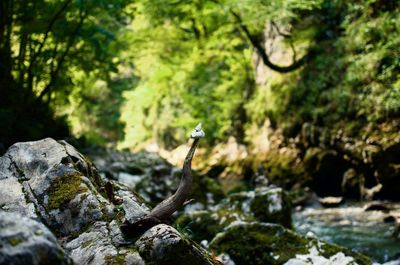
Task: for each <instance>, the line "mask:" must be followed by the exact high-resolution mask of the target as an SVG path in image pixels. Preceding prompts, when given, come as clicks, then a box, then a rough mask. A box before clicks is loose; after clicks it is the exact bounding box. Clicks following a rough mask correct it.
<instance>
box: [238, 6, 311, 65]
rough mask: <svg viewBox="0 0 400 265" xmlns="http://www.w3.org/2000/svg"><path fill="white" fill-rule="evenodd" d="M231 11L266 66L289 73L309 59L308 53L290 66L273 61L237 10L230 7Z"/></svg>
mask: <svg viewBox="0 0 400 265" xmlns="http://www.w3.org/2000/svg"><path fill="white" fill-rule="evenodd" d="M230 12H231V13H232V15H233V16H234V17H235V19H236V21H237V22H238V24H239V26H240V28H241V29H242V31H243V32H244V33H245V35H246V37H247V38H248V39H249V40H250V42H251V44H252V45H253V47H254V48H255V49H256V50H257V52H258V54H259V55H260V56H261V59H262V60H263V63H264V64H265V65H266V66H268V67H269V68H271V69H272V70H274V71H276V72H279V73H288V72H291V71H293V70H296V69H297V68H299V67H301V66H302V65H303V64H304V63H305V62H306V61H307V60H308V57H309V56H308V54H306V55H304V56H303V57H302V58H301V59H300V60H298V61H294V62H293V63H292V64H291V65H289V66H279V65H276V64H274V63H272V62H271V60H270V59H269V56H268V54H267V53H266V51H265V49H264V47H263V46H262V45H261V43H260V42H259V41H258V39H257V38H256V37H255V36H253V35H252V34H251V33H250V31H249V29H248V28H247V26H246V25H245V24H244V23H243V21H242V19H241V17H240V16H239V15H238V14H237V13H236V12H234V11H233V10H232V9H230Z"/></svg>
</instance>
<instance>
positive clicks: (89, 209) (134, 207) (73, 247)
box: [0, 138, 217, 265]
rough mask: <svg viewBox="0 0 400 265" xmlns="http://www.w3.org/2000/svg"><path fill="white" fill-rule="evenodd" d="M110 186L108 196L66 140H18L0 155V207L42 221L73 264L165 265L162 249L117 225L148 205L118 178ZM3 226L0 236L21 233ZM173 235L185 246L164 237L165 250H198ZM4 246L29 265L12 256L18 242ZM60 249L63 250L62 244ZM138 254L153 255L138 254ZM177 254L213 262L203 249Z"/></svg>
mask: <svg viewBox="0 0 400 265" xmlns="http://www.w3.org/2000/svg"><path fill="white" fill-rule="evenodd" d="M110 185H111V187H113V189H114V192H113V193H114V194H112V196H108V195H107V194H108V193H109V192H107V190H106V188H105V187H106V185H105V183H104V181H103V180H102V178H101V177H100V175H99V174H98V172H97V169H96V168H95V166H94V165H93V164H92V163H91V162H90V161H89V160H88V159H87V158H86V157H84V156H83V155H81V154H80V153H79V152H78V151H76V150H75V148H73V147H72V146H71V145H69V144H68V143H66V142H64V141H59V142H57V141H55V140H53V139H50V138H47V139H44V140H41V141H36V142H26V143H17V144H15V145H13V146H11V147H10V148H9V149H8V151H7V152H6V153H5V154H4V155H3V156H2V157H0V189H1V190H2V192H1V193H0V207H1V210H2V211H6V212H8V215H11V216H13V217H14V218H17V216H18V215H19V214H21V215H23V216H26V219H28V217H29V218H34V219H37V220H40V221H41V222H43V223H44V224H45V225H46V226H47V227H49V228H50V230H51V231H52V232H53V233H54V235H55V236H56V237H57V238H58V240H59V241H60V242H61V245H62V247H63V248H64V249H65V251H66V253H67V255H68V256H69V257H70V258H71V259H72V260H73V261H74V262H75V263H76V264H93V265H94V264H144V262H145V261H147V262H150V263H153V264H169V263H168V262H164V259H163V256H162V255H163V252H154V251H153V252H151V246H149V251H147V252H146V247H145V248H144V249H141V250H140V251H141V252H138V251H137V249H136V247H135V242H136V239H125V238H124V236H123V235H122V233H121V231H120V229H119V224H120V223H121V222H123V221H124V220H125V219H127V220H129V221H134V220H136V219H137V218H141V217H143V216H144V215H145V214H146V213H148V212H149V208H148V207H147V206H146V205H145V203H144V201H143V199H142V198H140V197H139V196H138V195H135V194H134V193H133V192H132V191H130V190H129V189H128V188H127V187H126V186H124V185H122V184H119V183H116V182H113V183H112V184H108V186H110ZM3 191H4V192H3ZM26 219H24V220H26ZM28 220H29V219H28ZM41 227H44V226H43V225H42V226H41ZM167 227H168V226H167ZM1 229H3V230H2V233H1V235H3V234H4V235H7V233H15V234H18V233H20V234H22V235H23V233H24V231H25V227H24V226H23V225H20V226H15V225H13V224H12V223H10V222H5V226H4V227H1ZM170 229H172V228H170ZM14 230H15V231H14ZM13 231H14V232H13ZM43 231H48V230H43ZM33 233H35V232H33ZM49 234H50V232H49ZM46 235H47V234H46ZM163 236H164V235H159V234H154V235H153V238H154V240H158V239H159V240H161V241H162V240H163ZM175 236H176V237H177V238H179V239H180V241H182V242H186V243H187V244H186V248H182V249H181V248H176V247H174V246H175V245H174V242H171V241H165V242H164V243H163V246H164V249H169V248H170V249H172V250H169V251H175V252H176V253H179V251H183V250H185V251H186V250H187V249H190V248H194V249H195V248H196V246H195V245H194V244H192V243H190V241H186V239H185V238H184V237H183V236H182V235H180V234H179V233H175ZM46 238H47V240H48V241H49V242H50V243H48V245H50V246H49V249H51V248H50V247H51V243H52V242H53V243H54V244H53V249H54V253H57V252H56V251H55V249H57V245H56V243H55V242H56V241H55V237H54V236H51V234H50V235H49V236H48V237H47V236H46ZM28 242H30V241H28ZM31 245H32V246H30V245H29V244H28V245H27V246H26V247H25V244H21V247H22V248H23V250H21V251H22V252H23V251H25V252H29V251H31V250H30V249H29V247H31V248H33V249H35V248H36V247H37V248H38V249H39V250H40V247H41V245H40V242H38V243H37V244H36V243H32V244H31ZM6 247H7V248H9V249H10V251H7V253H8V254H9V255H10V256H9V257H6V258H10V259H13V260H16V261H14V263H13V264H27V263H24V262H18V260H17V259H14V258H16V255H18V253H19V252H18V251H17V250H18V248H19V247H20V246H19V245H16V246H12V245H11V246H10V245H6ZM0 248H1V250H0V251H3V250H4V251H5V250H7V249H6V248H4V247H3V245H1V246H0ZM11 249H14V250H15V252H13V251H12V250H11ZM58 251H59V252H58V253H60V254H62V253H63V252H62V249H61V248H59V249H58ZM13 253H15V254H13ZM35 253H36V251H35ZM43 253H45V252H43ZM142 253H153V254H151V255H150V256H148V255H145V256H142ZM192 254H193V255H192ZM44 255H46V256H47V254H44ZM49 257H51V256H50V254H49ZM62 257H64V258H63V259H62ZM38 258H40V257H38ZM181 258H185V259H186V258H187V259H189V258H190V259H191V260H193V261H198V263H196V264H217V262H216V261H214V260H212V259H211V258H209V256H208V254H207V253H206V252H204V251H199V252H196V251H192V252H189V253H185V254H184V255H183V256H182V257H181ZM59 259H60V260H61V261H62V262H64V263H66V264H68V263H69V262H70V260H69V258H68V257H67V256H66V255H60V257H59ZM204 261H206V262H204ZM62 262H51V263H50V264H62ZM176 262H178V263H179V262H181V263H180V264H185V263H184V262H185V261H184V260H182V261H180V260H179V259H178V261H176ZM201 262H203V263H201ZM178 263H175V264H178ZM28 264H29V262H28ZM32 264H35V263H32ZM38 264H46V263H38Z"/></svg>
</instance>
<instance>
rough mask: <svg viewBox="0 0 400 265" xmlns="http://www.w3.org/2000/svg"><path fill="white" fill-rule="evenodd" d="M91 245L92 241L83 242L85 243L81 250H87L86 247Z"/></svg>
mask: <svg viewBox="0 0 400 265" xmlns="http://www.w3.org/2000/svg"><path fill="white" fill-rule="evenodd" d="M92 243H93V242H92V240H88V241H85V242H83V244H82V247H83V248H87V247H88V246H90V245H91V244H92Z"/></svg>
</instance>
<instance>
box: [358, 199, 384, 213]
mask: <svg viewBox="0 0 400 265" xmlns="http://www.w3.org/2000/svg"><path fill="white" fill-rule="evenodd" d="M363 209H364V211H366V212H367V211H381V212H385V213H388V212H389V211H390V209H389V207H388V206H387V205H386V204H385V203H383V202H378V201H375V202H370V203H367V204H366V205H364V208H363Z"/></svg>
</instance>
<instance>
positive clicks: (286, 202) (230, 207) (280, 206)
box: [176, 187, 292, 242]
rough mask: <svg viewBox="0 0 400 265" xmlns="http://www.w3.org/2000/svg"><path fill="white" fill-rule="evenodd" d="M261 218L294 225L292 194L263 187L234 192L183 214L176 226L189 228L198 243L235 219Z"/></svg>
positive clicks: (236, 220)
mask: <svg viewBox="0 0 400 265" xmlns="http://www.w3.org/2000/svg"><path fill="white" fill-rule="evenodd" d="M243 221H258V222H270V223H278V224H281V225H283V226H285V227H288V228H291V227H292V219H291V203H290V199H289V196H288V194H287V193H286V192H285V191H284V190H283V189H282V188H278V187H260V188H256V189H255V190H254V191H248V192H239V193H233V194H231V195H230V196H229V197H227V198H226V199H224V200H222V201H221V202H220V203H219V204H217V205H216V206H215V207H213V208H211V209H209V210H206V211H204V210H203V211H192V212H188V213H186V214H184V215H182V216H180V217H179V218H178V219H177V221H176V225H177V226H178V227H180V228H182V229H184V230H187V231H188V233H189V235H190V237H191V238H192V239H193V240H195V241H196V242H201V241H203V240H207V241H209V240H211V239H212V238H213V237H214V236H215V235H216V234H217V233H218V232H220V231H223V230H224V229H225V228H226V227H228V226H229V225H230V224H231V223H233V222H243Z"/></svg>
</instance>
